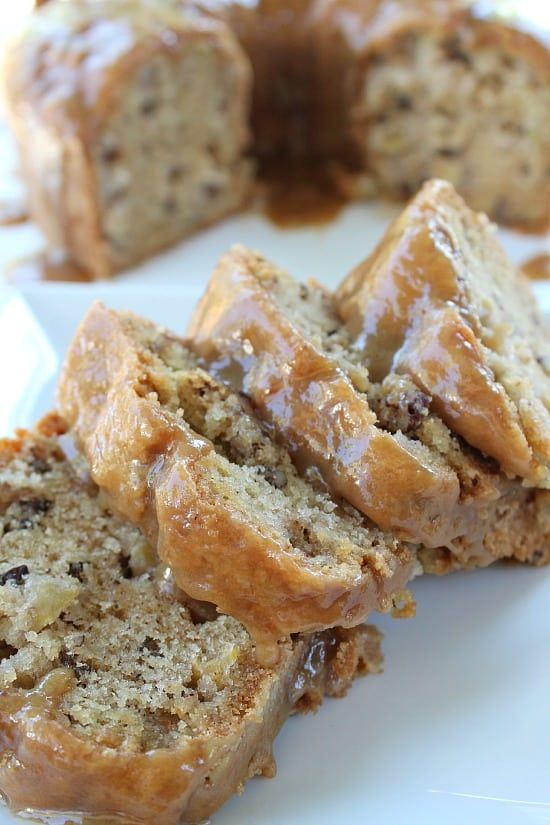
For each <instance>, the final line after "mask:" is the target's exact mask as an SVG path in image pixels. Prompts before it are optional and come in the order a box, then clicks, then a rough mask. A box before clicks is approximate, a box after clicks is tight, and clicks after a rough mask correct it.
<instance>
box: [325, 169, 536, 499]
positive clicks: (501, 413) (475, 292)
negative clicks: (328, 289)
mask: <svg viewBox="0 0 550 825" xmlns="http://www.w3.org/2000/svg"><path fill="white" fill-rule="evenodd" d="M335 306H336V308H337V310H338V311H339V313H340V315H341V317H342V318H343V319H344V321H345V322H346V324H347V327H348V329H349V331H350V334H351V336H352V339H353V340H352V348H353V350H354V352H355V353H356V354H360V353H362V354H363V357H364V365H365V367H366V368H367V369H368V371H369V375H370V376H371V378H372V379H373V380H374V381H383V379H384V378H385V377H386V376H387V375H388V374H389V373H392V372H395V373H399V374H404V375H407V376H409V377H410V378H411V379H412V381H413V382H414V383H415V384H416V385H417V386H418V387H419V389H421V390H422V391H424V392H426V393H427V394H428V395H429V396H430V398H431V402H430V407H431V409H432V410H433V411H434V412H436V413H437V414H438V415H439V416H441V418H442V419H443V420H444V421H445V423H446V424H447V425H448V426H449V427H450V428H451V429H452V430H453V431H454V432H456V433H458V434H459V435H461V436H462V437H463V438H464V439H465V440H466V441H468V442H469V443H470V444H471V445H472V446H474V447H477V448H478V449H479V450H481V451H482V452H484V453H485V454H486V455H488V456H491V457H492V458H494V459H496V460H497V461H498V462H499V464H500V466H501V467H502V469H503V470H504V471H506V472H507V473H509V474H510V475H517V476H520V477H523V478H526V479H528V480H529V481H530V482H531V483H533V484H536V485H538V486H546V487H547V486H549V485H550V474H549V467H550V329H549V327H548V324H547V322H546V321H545V319H544V316H543V314H542V312H541V311H540V309H539V308H538V306H537V303H536V300H535V296H534V295H533V292H532V290H531V286H530V284H529V282H528V281H527V279H526V278H525V277H524V276H523V275H522V274H521V273H520V272H519V271H518V270H516V269H515V268H514V267H513V266H512V264H511V263H510V262H509V261H508V260H507V258H506V256H505V254H504V251H503V250H502V248H501V246H500V244H499V243H498V241H497V239H496V238H495V236H494V227H492V226H491V225H490V224H489V222H488V220H487V218H486V217H485V216H484V215H479V214H476V213H475V212H473V211H472V210H470V209H469V208H468V207H467V206H466V204H465V203H464V201H463V200H462V199H461V198H460V197H459V196H458V195H457V194H456V192H455V191H454V189H453V187H452V186H451V185H450V184H449V183H447V182H445V181H440V180H434V181H430V182H429V183H427V184H426V185H425V186H424V187H423V189H422V190H421V191H420V193H419V194H418V195H417V196H416V197H415V198H414V199H413V200H412V201H411V203H410V205H409V206H408V207H407V208H406V209H405V210H404V212H403V213H402V214H401V215H400V216H399V217H398V218H397V219H396V220H395V222H394V223H393V224H392V226H391V227H390V228H389V229H388V231H387V232H386V235H385V236H384V238H383V239H382V241H381V242H380V244H379V245H378V247H377V248H376V250H375V251H374V252H373V253H372V255H370V256H369V257H368V258H367V259H366V260H365V261H363V262H362V263H361V264H359V266H358V267H356V269H354V270H353V271H352V272H351V273H350V274H349V275H348V276H347V278H346V279H345V280H344V282H343V283H342V284H341V286H340V287H339V288H338V290H337V291H336V293H335Z"/></svg>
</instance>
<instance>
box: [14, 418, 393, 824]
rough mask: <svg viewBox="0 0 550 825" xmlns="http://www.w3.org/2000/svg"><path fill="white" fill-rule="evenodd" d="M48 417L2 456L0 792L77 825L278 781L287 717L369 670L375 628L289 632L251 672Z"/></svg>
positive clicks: (236, 636)
mask: <svg viewBox="0 0 550 825" xmlns="http://www.w3.org/2000/svg"><path fill="white" fill-rule="evenodd" d="M58 423H59V422H56V421H55V420H50V421H49V422H48V423H47V431H48V433H49V436H48V437H46V436H45V435H44V434H42V433H40V432H35V433H32V434H29V433H20V435H19V437H18V438H16V439H14V440H9V441H8V440H5V441H3V442H1V444H0V793H1V794H3V795H4V796H5V797H6V798H7V801H8V802H9V804H10V805H11V807H12V808H13V810H15V811H24V812H25V813H26V814H29V813H31V814H32V813H35V814H37V815H39V812H47V813H48V815H49V816H51V815H52V814H54V813H56V812H64V813H66V816H67V820H68V819H71V821H72V819H73V818H74V817H75V815H77V814H81V815H85V816H86V815H91V816H92V815H97V816H101V817H113V821H114V818H115V817H116V816H120V817H124V821H131V822H132V823H144V824H145V823H152V822H157V823H160V822H162V823H163V825H179V823H183V822H193V823H196V822H202V821H205V820H206V819H207V818H208V817H209V816H210V815H211V814H212V813H213V812H214V811H215V810H216V809H217V808H218V807H219V806H220V805H221V804H222V803H223V802H224V801H225V800H226V799H227V797H228V796H229V795H231V794H233V793H235V792H237V791H239V790H240V789H241V788H242V785H243V783H244V782H245V781H246V780H247V779H248V778H249V777H251V776H254V775H255V774H261V775H265V776H273V774H274V762H273V757H272V755H271V743H272V741H273V739H274V737H275V735H276V733H277V731H278V729H279V727H280V725H281V724H282V722H283V721H284V719H285V718H286V717H287V716H288V714H289V713H291V712H292V711H293V710H296V709H297V710H307V709H310V708H314V707H315V706H316V705H317V704H318V703H319V702H320V701H321V698H322V696H323V695H324V694H327V695H336V696H340V695H342V694H343V693H344V692H345V691H346V689H347V687H348V685H349V684H350V682H351V680H352V678H353V677H354V675H355V674H356V673H358V672H361V673H363V672H367V671H376V670H378V669H379V667H380V661H381V659H380V651H379V634H378V633H377V632H376V630H375V629H374V628H367V627H361V628H357V629H355V630H349V631H346V630H334V631H325V632H324V633H320V634H316V635H313V636H310V637H308V638H296V639H294V640H293V641H292V642H290V641H288V642H285V643H284V644H282V645H281V646H280V658H279V662H278V664H277V666H276V667H273V668H271V669H269V668H261V667H259V666H258V664H257V662H256V657H255V650H254V645H253V642H252V639H251V638H250V636H249V635H248V633H247V632H246V630H245V629H244V627H243V626H242V625H240V624H239V623H238V622H237V621H236V620H235V619H233V618H231V617H229V616H220V615H217V614H216V612H215V611H208V610H205V609H190V607H189V606H188V605H187V599H186V598H183V594H180V595H181V596H182V598H179V597H178V591H177V590H176V591H174V589H173V588H165V587H164V584H163V577H162V576H161V575H160V572H159V570H157V569H155V567H153V566H152V563H153V561H154V554H153V553H152V551H151V550H150V548H149V546H148V544H147V542H146V541H145V539H144V538H143V536H142V534H141V533H140V532H139V530H137V529H136V528H135V527H133V526H131V525H129V524H128V523H127V522H124V521H121V520H120V519H119V518H117V517H115V516H114V515H112V514H111V513H110V511H109V510H106V509H105V507H104V502H103V500H102V497H101V495H98V490H97V488H96V487H95V485H93V484H92V483H91V482H90V481H89V480H86V479H85V477H84V476H83V474H82V472H81V471H80V470H79V471H78V472H76V471H75V467H73V466H72V465H71V463H70V462H69V461H68V460H67V459H66V458H65V457H64V454H63V452H62V449H61V447H60V443H59V440H58V438H57V437H56V436H53V434H52V430H58V429H59V427H58ZM42 429H43V430H45V429H46V424H44V425H43V427H42ZM79 820H80V817H79ZM60 821H61V820H60ZM63 821H65V820H63ZM102 821H105V820H102ZM109 821H111V820H110V819H109ZM117 821H118V820H117Z"/></svg>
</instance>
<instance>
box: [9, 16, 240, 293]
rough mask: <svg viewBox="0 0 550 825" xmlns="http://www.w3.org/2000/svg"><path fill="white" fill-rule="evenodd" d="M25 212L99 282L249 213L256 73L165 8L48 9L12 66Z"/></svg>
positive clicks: (210, 31)
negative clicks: (248, 154) (232, 215)
mask: <svg viewBox="0 0 550 825" xmlns="http://www.w3.org/2000/svg"><path fill="white" fill-rule="evenodd" d="M6 74H7V77H8V78H10V80H9V82H8V85H9V86H10V91H9V92H8V98H9V99H10V100H11V106H10V110H11V113H12V123H13V127H14V131H15V135H16V138H17V140H18V144H19V148H20V151H21V162H22V172H23V176H24V179H25V182H26V184H27V188H28V197H29V206H30V210H31V213H32V214H33V216H34V217H35V219H36V220H37V221H38V223H39V224H40V226H41V228H42V229H43V231H44V233H45V235H46V238H47V240H48V243H49V244H50V246H51V247H52V248H53V249H56V250H65V251H66V252H67V254H68V255H69V257H70V258H71V259H72V260H73V261H74V262H75V263H76V264H79V265H80V266H81V267H82V268H83V269H85V270H87V271H88V272H89V274H90V275H92V276H93V277H96V278H104V277H107V276H109V275H110V274H112V273H113V272H116V271H117V270H120V269H123V268H125V267H127V266H129V265H130V264H134V263H136V262H138V261H140V260H141V259H143V258H145V257H147V256H149V255H151V254H153V253H154V252H157V251H159V250H161V249H163V248H164V247H166V246H168V245H170V244H173V243H174V242H175V241H177V240H179V239H180V238H182V237H183V236H185V235H187V234H189V233H190V232H192V231H193V230H196V229H198V228H199V227H201V226H205V225H207V224H209V223H212V222H214V221H217V220H219V219H220V218H222V217H224V216H225V215H226V214H228V213H229V212H232V211H235V210H236V209H238V208H240V207H241V206H242V205H243V201H244V200H245V198H246V196H247V192H248V189H249V182H250V172H251V169H250V164H249V162H248V161H247V160H246V158H245V157H244V153H245V149H246V146H247V143H248V134H249V128H248V110H249V97H250V86H251V76H250V66H249V62H248V59H247V57H246V56H245V54H244V53H243V51H242V50H241V48H240V47H239V45H238V43H237V41H236V39H235V38H234V37H233V35H232V34H231V32H230V30H229V29H228V27H227V26H225V25H224V24H223V23H221V22H219V23H218V22H216V21H215V20H213V19H212V18H208V17H205V16H204V15H197V14H196V13H192V11H190V12H189V13H188V14H184V13H182V11H181V9H179V8H178V7H177V4H175V3H171V2H168V0H161V2H152V0H146V1H145V2H144V3H134V2H131V0H99V2H82V1H81V0H76V2H74V3H72V2H71V3H64V2H62V3H57V2H53V3H48V4H47V5H46V7H45V8H44V9H43V10H40V11H39V12H38V13H37V14H36V20H35V21H34V22H33V24H32V25H31V28H30V30H29V32H28V35H27V36H26V37H23V38H22V40H21V41H20V42H19V44H18V45H17V46H14V49H13V52H12V54H11V57H10V60H9V66H8V68H7V69H6Z"/></svg>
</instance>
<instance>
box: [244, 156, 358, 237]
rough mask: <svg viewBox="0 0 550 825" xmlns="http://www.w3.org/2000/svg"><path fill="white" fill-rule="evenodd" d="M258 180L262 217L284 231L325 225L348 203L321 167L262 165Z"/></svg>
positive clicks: (271, 163) (280, 163)
mask: <svg viewBox="0 0 550 825" xmlns="http://www.w3.org/2000/svg"><path fill="white" fill-rule="evenodd" d="M260 181H261V183H262V185H263V189H264V198H265V200H264V203H263V211H264V214H265V215H266V217H267V218H268V219H269V220H270V221H271V222H272V223H274V224H276V226H280V227H283V228H285V229H290V228H297V227H301V226H312V225H313V226H322V225H324V224H328V223H330V222H331V221H333V220H334V219H335V218H336V217H337V216H338V215H339V214H340V212H341V211H342V209H343V208H344V206H345V205H346V204H347V203H348V201H349V198H348V197H346V196H345V194H343V192H342V191H340V190H339V189H338V186H337V185H336V182H335V180H334V179H333V177H332V176H331V175H330V174H329V172H328V171H327V170H326V169H325V168H323V166H322V165H320V164H319V165H317V164H315V165H314V164H310V165H304V164H299V165H298V164H292V163H290V164H289V163H283V162H279V161H277V162H275V161H269V162H264V163H263V164H262V165H261V166H260Z"/></svg>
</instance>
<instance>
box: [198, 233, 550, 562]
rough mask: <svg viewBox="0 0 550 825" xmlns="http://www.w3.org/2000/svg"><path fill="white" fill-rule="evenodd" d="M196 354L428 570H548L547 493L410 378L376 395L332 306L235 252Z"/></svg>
mask: <svg viewBox="0 0 550 825" xmlns="http://www.w3.org/2000/svg"><path fill="white" fill-rule="evenodd" d="M188 334H189V341H190V345H192V346H193V348H194V349H195V350H196V352H197V353H198V354H199V355H200V356H201V357H202V358H204V359H205V361H206V362H207V363H208V365H209V369H210V370H211V371H212V372H213V373H214V374H216V375H218V377H220V379H221V380H224V381H226V382H227V383H229V384H231V385H232V386H233V387H234V388H238V389H239V390H240V391H241V392H243V393H244V394H245V395H246V396H247V397H248V398H249V399H250V401H251V404H252V406H253V408H254V410H255V412H256V413H257V414H258V415H259V416H260V417H261V418H262V419H264V420H265V422H266V424H267V426H268V429H269V430H270V432H272V434H273V435H274V436H275V437H276V438H278V439H280V440H281V441H282V442H283V443H284V444H286V446H287V447H288V449H289V450H290V451H291V452H292V454H293V456H294V458H295V460H296V461H297V463H298V465H299V466H300V465H301V466H303V467H309V468H310V469H311V468H312V467H313V468H315V469H316V471H318V472H319V473H320V474H321V475H322V477H323V478H324V480H325V482H326V484H327V485H328V487H329V489H331V490H332V491H333V492H334V493H335V494H336V495H339V496H341V497H343V498H347V499H348V500H350V501H351V502H352V503H353V504H354V506H355V507H357V508H358V509H360V510H361V511H362V512H364V513H367V514H368V515H369V516H370V517H371V518H372V519H373V520H374V521H375V522H376V523H378V524H381V525H383V527H384V528H387V529H392V530H394V531H395V532H396V533H397V534H398V535H399V536H401V537H403V538H406V539H408V540H409V541H412V542H414V543H416V544H419V545H420V547H419V548H418V550H417V552H418V555H419V557H420V559H421V561H422V563H423V565H424V567H425V569H434V570H436V569H437V570H444V569H448V568H449V567H450V568H452V567H455V566H457V567H460V566H466V567H470V566H477V565H486V564H489V563H491V562H492V561H494V560H495V559H497V558H502V557H508V556H513V557H516V558H518V559H521V560H522V561H536V562H542V561H544V560H546V559H547V558H548V554H549V551H548V537H549V535H550V514H549V511H548V504H549V502H548V492H547V491H544V490H529V489H527V488H525V487H524V486H523V485H522V483H521V480H517V479H510V478H507V477H506V476H505V475H504V474H503V473H501V472H500V470H499V467H498V465H497V464H496V462H494V461H491V460H488V459H487V457H485V456H484V455H482V454H481V453H480V452H479V451H476V450H474V449H472V448H471V447H470V446H469V445H467V444H465V443H464V442H463V441H462V440H461V439H460V438H459V437H457V435H456V434H455V433H454V432H453V431H452V427H451V429H449V427H447V426H446V425H445V423H444V422H443V421H442V420H441V419H440V418H439V417H438V416H437V415H436V414H435V413H433V412H432V411H431V409H430V404H431V397H430V396H429V395H428V394H427V393H426V392H424V391H423V390H421V389H420V388H419V387H418V386H416V385H415V384H414V383H413V382H412V381H410V380H409V379H408V378H407V376H400V375H390V376H388V377H387V379H386V380H385V381H383V382H382V383H380V382H373V381H371V378H370V376H369V373H368V370H367V369H366V368H365V359H364V356H363V354H362V352H361V351H360V350H356V349H354V347H353V338H352V337H351V335H350V334H349V332H348V330H347V329H346V327H345V326H344V325H343V324H342V322H341V320H340V319H339V317H338V316H337V314H336V312H335V310H334V307H333V305H332V299H331V296H330V295H329V294H328V293H327V292H326V291H325V290H323V289H322V288H321V287H319V286H318V285H316V284H315V283H310V284H308V285H307V286H306V285H304V284H299V283H297V282H296V281H294V279H292V278H291V277H290V276H289V275H288V273H286V272H283V271H282V270H280V269H278V268H277V267H276V266H274V265H273V264H271V263H269V262H268V261H266V260H265V259H264V258H262V257H261V256H259V255H257V254H255V253H252V252H250V251H249V250H246V249H244V248H243V247H236V248H234V249H233V250H232V251H231V252H230V253H229V254H228V255H226V256H224V257H223V258H222V259H221V261H220V263H219V265H218V267H217V268H216V270H215V272H214V274H213V276H212V278H211V281H210V284H209V286H208V287H207V289H206V292H205V294H204V296H203V298H202V299H201V301H200V303H199V305H198V307H197V309H196V311H195V314H194V316H193V318H192V320H191V324H190V326H189V329H188Z"/></svg>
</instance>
